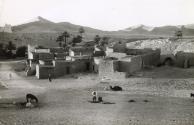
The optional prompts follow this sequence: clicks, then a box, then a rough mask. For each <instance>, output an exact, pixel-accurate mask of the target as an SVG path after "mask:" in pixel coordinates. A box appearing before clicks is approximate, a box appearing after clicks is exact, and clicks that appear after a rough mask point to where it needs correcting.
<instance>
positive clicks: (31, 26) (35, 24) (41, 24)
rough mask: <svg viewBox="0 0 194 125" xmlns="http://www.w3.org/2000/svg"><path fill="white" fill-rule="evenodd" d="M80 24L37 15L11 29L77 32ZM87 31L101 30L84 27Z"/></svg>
mask: <svg viewBox="0 0 194 125" xmlns="http://www.w3.org/2000/svg"><path fill="white" fill-rule="evenodd" d="M80 27H81V26H79V25H75V24H71V23H69V22H60V23H54V22H52V21H49V20H47V19H44V18H42V17H40V16H39V17H37V18H35V19H33V20H30V21H29V22H27V23H25V24H21V25H17V26H13V27H12V30H13V32H15V33H57V32H63V31H65V30H67V31H68V32H78V29H79V28H80ZM83 28H84V29H85V31H86V32H88V33H98V32H102V31H101V30H97V29H93V28H90V27H84V26H83Z"/></svg>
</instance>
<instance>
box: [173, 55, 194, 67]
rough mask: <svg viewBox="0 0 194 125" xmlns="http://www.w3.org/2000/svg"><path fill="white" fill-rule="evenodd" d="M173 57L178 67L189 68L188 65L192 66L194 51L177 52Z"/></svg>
mask: <svg viewBox="0 0 194 125" xmlns="http://www.w3.org/2000/svg"><path fill="white" fill-rule="evenodd" d="M175 58H176V62H175V64H176V66H178V67H182V68H189V67H190V66H194V53H184V52H178V53H177V54H176V56H175Z"/></svg>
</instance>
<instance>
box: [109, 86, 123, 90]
mask: <svg viewBox="0 0 194 125" xmlns="http://www.w3.org/2000/svg"><path fill="white" fill-rule="evenodd" d="M110 89H111V90H113V91H122V90H123V89H122V88H121V87H120V86H114V87H112V86H110Z"/></svg>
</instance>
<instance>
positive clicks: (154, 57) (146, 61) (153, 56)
mask: <svg viewBox="0 0 194 125" xmlns="http://www.w3.org/2000/svg"><path fill="white" fill-rule="evenodd" d="M141 57H142V61H143V62H142V63H143V64H142V65H143V66H150V65H152V66H157V65H158V64H159V63H160V51H159V50H157V51H153V52H150V53H146V54H143V55H142V56H141Z"/></svg>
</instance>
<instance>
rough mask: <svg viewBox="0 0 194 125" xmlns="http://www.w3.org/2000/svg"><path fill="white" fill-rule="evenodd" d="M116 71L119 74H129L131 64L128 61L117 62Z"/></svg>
mask: <svg viewBox="0 0 194 125" xmlns="http://www.w3.org/2000/svg"><path fill="white" fill-rule="evenodd" d="M118 66H119V68H118V71H119V72H128V73H129V72H130V71H131V62H129V61H119V62H118Z"/></svg>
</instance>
